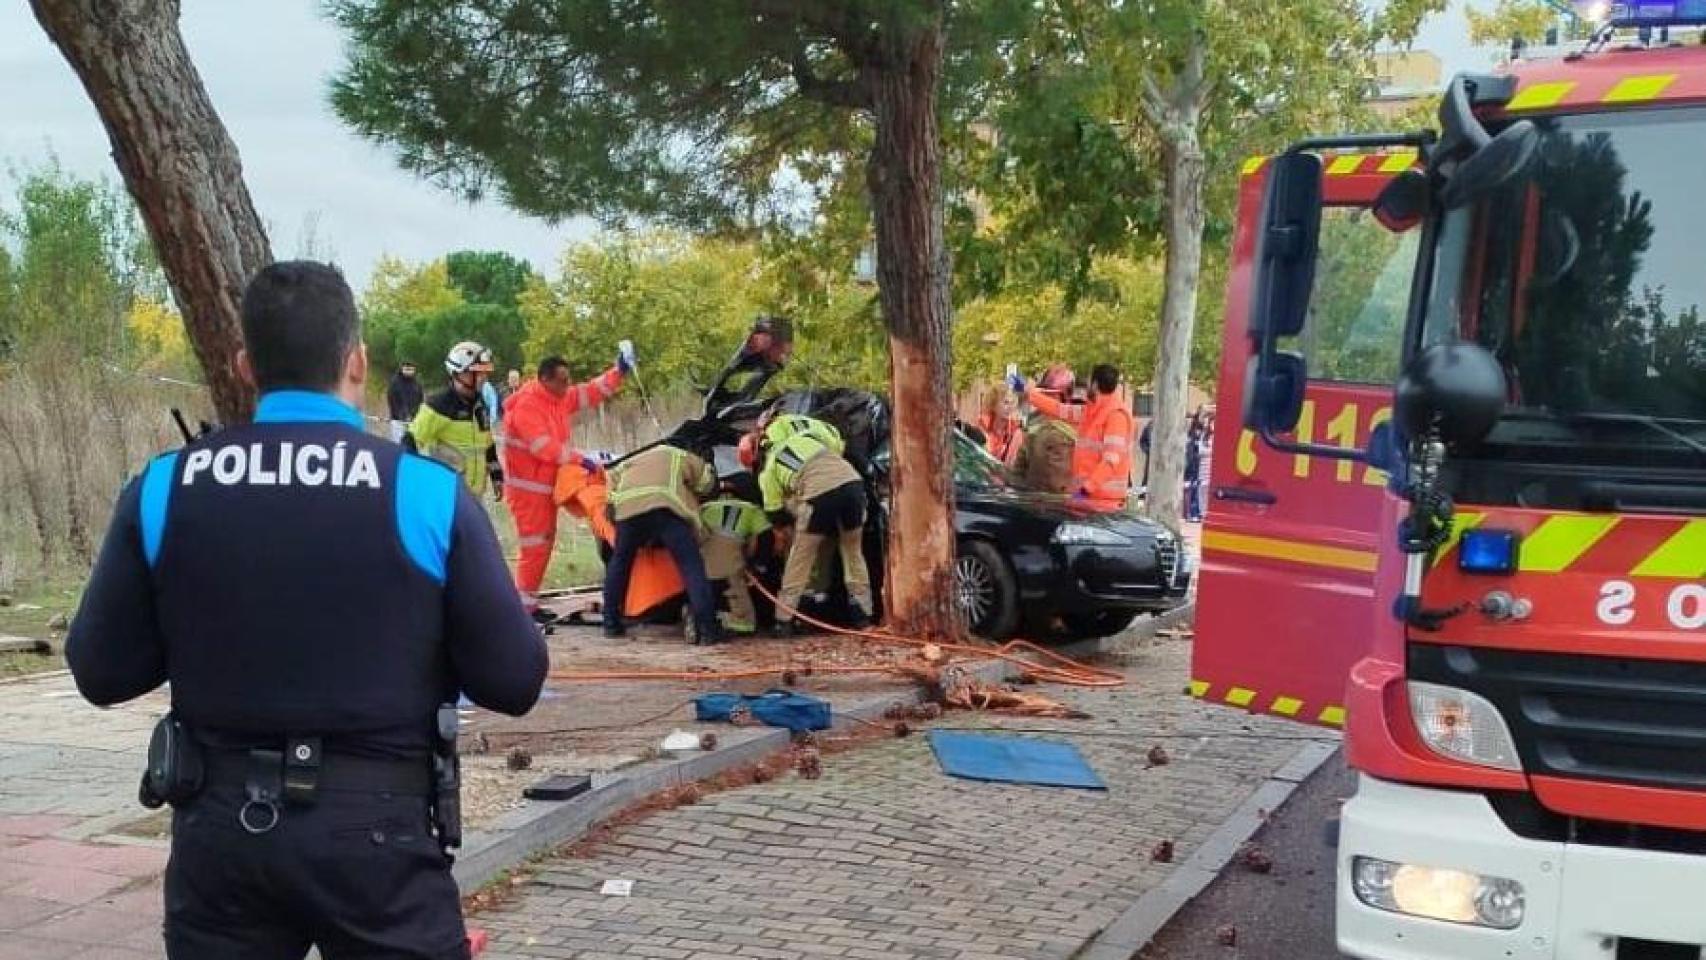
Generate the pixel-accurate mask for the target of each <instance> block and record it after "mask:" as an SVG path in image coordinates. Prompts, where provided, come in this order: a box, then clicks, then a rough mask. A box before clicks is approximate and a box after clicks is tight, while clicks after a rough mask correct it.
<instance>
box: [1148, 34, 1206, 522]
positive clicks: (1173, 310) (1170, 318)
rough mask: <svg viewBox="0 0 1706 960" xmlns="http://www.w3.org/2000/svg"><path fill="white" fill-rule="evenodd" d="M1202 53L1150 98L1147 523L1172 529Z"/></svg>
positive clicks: (1198, 211) (1197, 241)
mask: <svg viewBox="0 0 1706 960" xmlns="http://www.w3.org/2000/svg"><path fill="white" fill-rule="evenodd" d="M1202 57H1203V52H1202V49H1201V46H1200V42H1199V45H1198V46H1197V47H1196V48H1195V49H1193V50H1192V52H1191V56H1190V59H1189V65H1188V66H1187V68H1186V69H1185V70H1184V72H1183V73H1182V74H1181V76H1180V77H1179V79H1178V80H1177V81H1176V82H1175V83H1174V86H1173V89H1172V90H1171V91H1169V93H1168V95H1167V96H1165V97H1160V96H1158V95H1156V94H1153V93H1152V95H1151V97H1150V100H1151V103H1150V107H1149V109H1150V112H1151V114H1152V117H1151V119H1152V120H1153V121H1154V122H1155V125H1156V126H1157V127H1158V132H1159V133H1160V135H1161V142H1162V144H1163V151H1164V161H1165V163H1166V166H1167V263H1166V271H1165V285H1164V288H1163V293H1162V300H1161V343H1160V350H1159V352H1158V355H1157V357H1156V362H1155V419H1154V422H1153V426H1152V427H1151V432H1150V438H1149V450H1150V454H1149V455H1150V461H1149V496H1148V501H1147V503H1148V511H1149V515H1150V516H1151V517H1154V518H1155V519H1157V520H1159V521H1161V522H1163V523H1166V524H1168V525H1169V526H1173V527H1175V528H1176V527H1177V526H1178V524H1179V515H1180V512H1181V511H1180V506H1181V502H1180V501H1181V500H1182V499H1183V494H1184V476H1185V440H1186V425H1185V416H1186V412H1185V400H1186V397H1187V395H1188V393H1189V390H1190V378H1191V334H1192V331H1193V330H1194V328H1195V327H1196V319H1197V281H1198V278H1199V276H1200V274H1201V272H1202V232H1203V219H1204V214H1203V175H1204V166H1205V163H1204V159H1203V150H1202V144H1201V142H1200V141H1199V139H1198V128H1199V124H1200V122H1201V118H1202V107H1203V101H1204V99H1205V97H1206V94H1207V87H1206V85H1205V83H1204V80H1203V70H1202Z"/></svg>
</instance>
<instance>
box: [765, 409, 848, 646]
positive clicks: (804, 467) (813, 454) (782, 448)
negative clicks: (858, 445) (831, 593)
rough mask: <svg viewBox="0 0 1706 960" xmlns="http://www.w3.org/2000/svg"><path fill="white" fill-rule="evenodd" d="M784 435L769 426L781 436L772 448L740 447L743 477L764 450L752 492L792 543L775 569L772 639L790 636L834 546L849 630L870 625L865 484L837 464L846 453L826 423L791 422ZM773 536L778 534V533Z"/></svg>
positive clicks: (844, 465)
mask: <svg viewBox="0 0 1706 960" xmlns="http://www.w3.org/2000/svg"><path fill="white" fill-rule="evenodd" d="M792 419H793V420H794V421H795V422H794V423H793V425H792V427H791V428H790V429H789V430H784V431H777V430H776V425H775V424H771V426H770V430H769V433H768V435H775V436H782V435H783V434H786V437H785V439H782V440H781V441H780V442H778V443H774V444H763V443H760V442H759V441H758V440H757V438H756V437H755V436H754V435H752V434H749V435H747V436H746V437H745V438H743V439H742V442H741V447H740V451H739V455H740V459H741V462H742V463H743V464H745V465H746V466H747V467H748V468H749V469H752V468H753V464H754V462H755V461H756V460H757V453H758V451H757V449H756V448H757V447H759V446H763V447H765V449H764V450H763V457H764V463H763V465H762V467H760V468H758V487H759V490H761V491H762V492H763V495H764V512H765V513H766V514H767V515H768V516H769V518H770V521H771V523H773V524H775V525H776V526H777V527H778V528H784V527H790V526H791V527H792V528H793V543H792V545H791V546H790V547H789V549H788V561H787V563H786V565H785V566H783V568H782V592H781V593H780V594H778V596H777V601H778V604H777V609H776V634H777V635H778V636H783V637H788V636H793V634H794V632H795V627H794V611H796V610H798V609H799V604H800V597H801V596H802V595H804V593H805V591H806V587H807V586H808V585H809V584H810V583H811V579H812V572H813V570H814V569H815V568H816V566H817V563H818V560H819V558H820V557H821V555H822V554H823V552H824V549H825V547H827V546H829V545H830V544H832V543H833V544H834V545H835V547H836V548H837V549H838V550H839V552H840V554H841V571H842V578H843V579H844V580H845V582H846V585H847V600H848V604H849V606H850V607H851V608H852V609H851V611H850V614H851V620H852V625H853V626H854V627H864V626H868V625H869V624H870V622H871V577H870V574H869V573H868V572H867V570H866V567H865V553H864V533H865V482H864V480H863V479H862V478H861V477H860V476H859V471H857V470H855V469H853V465H852V464H851V463H848V462H847V459H846V458H845V457H843V456H842V451H843V449H845V448H844V447H843V446H842V440H841V436H840V434H839V433H837V432H836V431H835V429H834V428H833V427H831V426H830V425H829V424H827V423H822V422H817V423H815V424H810V423H805V424H802V423H799V422H798V421H801V420H810V419H813V418H808V417H794V418H792ZM779 532H780V531H779Z"/></svg>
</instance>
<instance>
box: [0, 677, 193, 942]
mask: <svg viewBox="0 0 1706 960" xmlns="http://www.w3.org/2000/svg"><path fill="white" fill-rule="evenodd" d="M165 709H166V697H165V695H164V694H158V693H157V694H153V695H150V696H148V697H144V698H142V699H141V700H138V701H136V702H134V703H131V704H127V705H125V706H123V707H118V708H114V709H111V710H96V709H94V708H93V707H90V706H89V705H87V704H85V703H84V702H83V701H82V699H81V698H80V697H78V695H77V691H76V688H75V687H74V686H73V685H72V682H71V678H70V677H68V676H65V675H63V674H59V675H51V676H44V677H37V678H31V679H27V680H20V681H11V682H8V683H4V684H0V960H60V958H78V960H101V958H110V960H153V958H156V957H159V956H160V955H161V948H160V919H159V918H160V889H159V886H158V882H159V881H158V877H159V874H160V872H161V871H162V870H164V869H165V865H166V845H165V840H164V838H163V837H162V836H160V833H159V830H160V827H161V826H162V825H163V819H162V818H157V817H150V816H149V814H148V811H146V810H144V809H143V808H142V807H140V806H138V805H137V802H136V785H137V779H138V777H139V776H140V774H141V769H142V768H141V759H140V750H141V745H143V744H146V743H147V740H148V731H149V728H150V727H151V726H152V725H153V723H154V719H155V717H157V716H159V715H160V714H161V713H163V712H164V711H165Z"/></svg>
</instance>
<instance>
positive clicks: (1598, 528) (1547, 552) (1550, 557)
mask: <svg viewBox="0 0 1706 960" xmlns="http://www.w3.org/2000/svg"><path fill="white" fill-rule="evenodd" d="M1615 526H1617V518H1616V517H1608V516H1604V515H1584V514H1560V515H1558V516H1555V517H1547V518H1546V519H1545V520H1544V521H1542V522H1541V524H1540V526H1538V527H1535V528H1534V532H1533V533H1531V534H1529V535H1528V536H1526V537H1523V538H1522V546H1521V547H1519V548H1518V550H1517V554H1518V556H1517V569H1518V570H1521V571H1523V572H1524V573H1562V572H1564V571H1565V570H1568V569H1570V565H1571V564H1573V563H1575V562H1576V561H1577V560H1580V559H1581V558H1582V555H1583V554H1585V553H1587V552H1588V549H1589V548H1591V547H1592V546H1593V545H1594V544H1596V543H1598V542H1599V540H1600V538H1601V537H1603V536H1605V535H1606V534H1608V533H1610V532H1611V528H1612V527H1615Z"/></svg>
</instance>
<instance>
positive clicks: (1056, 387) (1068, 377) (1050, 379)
mask: <svg viewBox="0 0 1706 960" xmlns="http://www.w3.org/2000/svg"><path fill="white" fill-rule="evenodd" d="M1077 379H1078V378H1077V377H1074V376H1073V375H1072V368H1071V367H1069V366H1067V365H1066V364H1064V363H1057V364H1055V365H1054V366H1052V367H1049V368H1048V369H1047V370H1045V371H1043V375H1042V377H1041V378H1040V379H1038V380H1037V389H1038V390H1041V391H1042V392H1044V393H1052V394H1054V395H1055V396H1057V397H1061V398H1063V399H1064V398H1065V396H1066V395H1067V394H1068V393H1071V392H1072V385H1073V384H1074V383H1075V382H1077Z"/></svg>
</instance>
